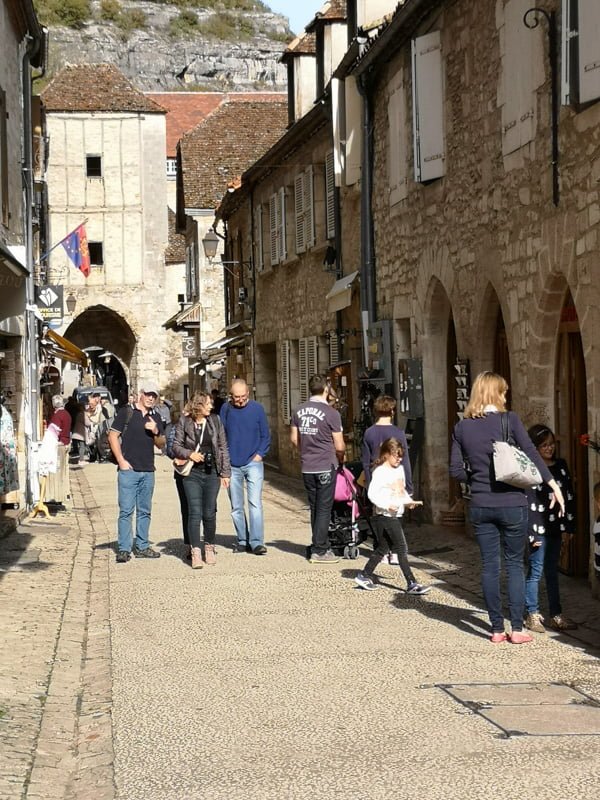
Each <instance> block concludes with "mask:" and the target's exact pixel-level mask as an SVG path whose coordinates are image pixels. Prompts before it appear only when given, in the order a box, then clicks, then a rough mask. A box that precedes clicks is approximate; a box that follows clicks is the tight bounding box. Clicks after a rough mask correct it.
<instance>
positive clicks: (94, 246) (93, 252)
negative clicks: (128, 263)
mask: <svg viewBox="0 0 600 800" xmlns="http://www.w3.org/2000/svg"><path fill="white" fill-rule="evenodd" d="M88 247H89V249H90V266H92V267H103V266H104V245H103V244H102V242H88Z"/></svg>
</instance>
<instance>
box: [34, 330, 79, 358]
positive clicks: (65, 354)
mask: <svg viewBox="0 0 600 800" xmlns="http://www.w3.org/2000/svg"><path fill="white" fill-rule="evenodd" d="M45 337H46V341H49V342H50V344H44V345H43V347H44V349H45V351H46V353H48V354H49V355H53V356H56V358H60V359H62V360H63V361H70V362H71V363H72V364H80V365H81V366H82V367H86V366H87V363H88V357H87V355H86V354H85V353H84V352H83V350H80V349H79V348H78V347H77V345H76V344H73V342H70V341H69V340H68V339H65V337H64V336H61V335H60V334H58V333H56V331H53V330H52V329H51V328H49V329H48V330H47V331H46V334H45Z"/></svg>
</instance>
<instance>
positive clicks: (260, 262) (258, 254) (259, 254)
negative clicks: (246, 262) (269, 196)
mask: <svg viewBox="0 0 600 800" xmlns="http://www.w3.org/2000/svg"><path fill="white" fill-rule="evenodd" d="M262 225H263V214H262V206H261V205H259V206H256V208H255V209H254V265H255V268H256V269H257V271H258V272H262V270H263V269H264V268H265V257H264V253H263V229H262Z"/></svg>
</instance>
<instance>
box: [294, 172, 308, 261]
mask: <svg viewBox="0 0 600 800" xmlns="http://www.w3.org/2000/svg"><path fill="white" fill-rule="evenodd" d="M294 220H295V223H296V253H303V252H304V251H305V250H306V236H305V231H304V173H301V174H300V175H296V177H295V178H294Z"/></svg>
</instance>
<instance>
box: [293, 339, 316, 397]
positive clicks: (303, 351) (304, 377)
mask: <svg viewBox="0 0 600 800" xmlns="http://www.w3.org/2000/svg"><path fill="white" fill-rule="evenodd" d="M318 371H319V342H318V339H317V337H316V336H308V337H306V338H305V339H300V341H299V342H298V372H299V383H300V402H301V403H303V402H304V401H305V400H308V398H309V397H310V390H309V388H308V382H309V381H310V379H311V378H312V376H313V375H316V374H317V372H318Z"/></svg>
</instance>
